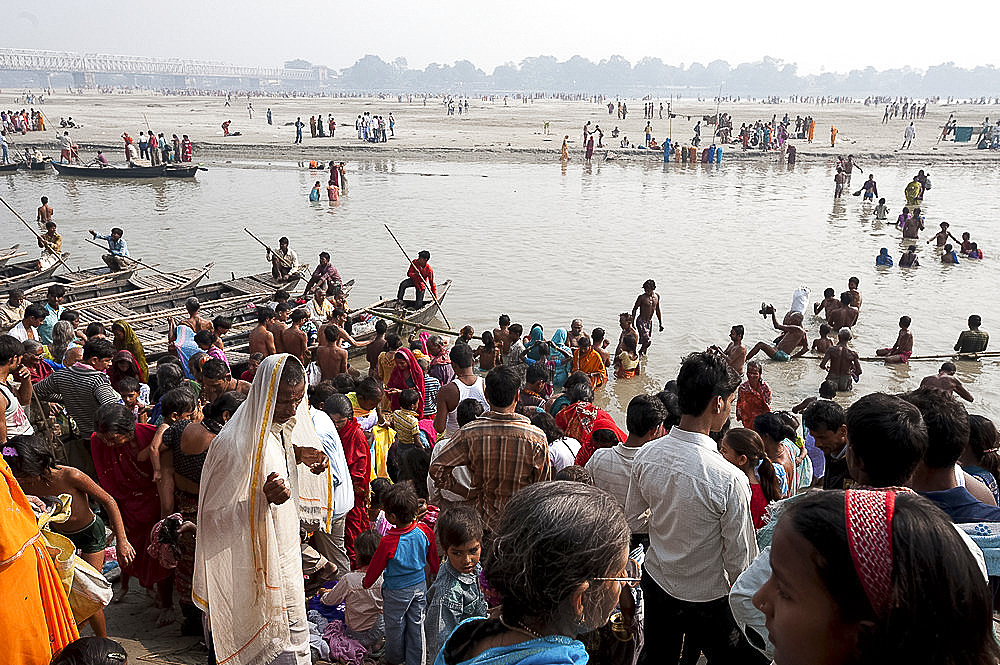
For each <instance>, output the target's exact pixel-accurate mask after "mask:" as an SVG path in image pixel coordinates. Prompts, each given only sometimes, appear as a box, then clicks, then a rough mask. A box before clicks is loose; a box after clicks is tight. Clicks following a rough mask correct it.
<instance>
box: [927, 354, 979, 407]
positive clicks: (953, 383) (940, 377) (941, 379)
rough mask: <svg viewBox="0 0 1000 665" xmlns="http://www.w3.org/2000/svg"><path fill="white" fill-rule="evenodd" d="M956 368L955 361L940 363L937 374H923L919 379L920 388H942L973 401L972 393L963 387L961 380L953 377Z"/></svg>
mask: <svg viewBox="0 0 1000 665" xmlns="http://www.w3.org/2000/svg"><path fill="white" fill-rule="evenodd" d="M957 371H958V368H957V367H955V363H952V362H946V363H942V364H941V369H939V370H938V373H937V374H932V375H930V376H925V377H924V378H923V380H921V381H920V387H921V388H937V389H938V390H943V391H944V392H946V393H948V394H949V395H951V394H952V393H955V394H956V395H958V396H959V397H961V398H962V399H964V400H965V401H967V402H971V401H973V399H974V398H973V397H972V394H971V393H970V392H969V391H968V390H966V389H965V386H963V385H962V382H961V381H960V380H958V379H957V378H955V372H957Z"/></svg>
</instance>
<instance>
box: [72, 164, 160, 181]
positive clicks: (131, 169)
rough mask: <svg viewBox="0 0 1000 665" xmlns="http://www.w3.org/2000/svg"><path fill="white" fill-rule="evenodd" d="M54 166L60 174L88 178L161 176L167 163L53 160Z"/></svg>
mask: <svg viewBox="0 0 1000 665" xmlns="http://www.w3.org/2000/svg"><path fill="white" fill-rule="evenodd" d="M52 168H54V169H55V170H56V173H58V174H59V175H73V176H85V177H88V178H160V177H162V176H163V172H164V171H165V170H166V168H167V165H166V164H160V165H159V166H98V165H96V164H95V165H87V166H83V165H77V164H66V163H63V162H52Z"/></svg>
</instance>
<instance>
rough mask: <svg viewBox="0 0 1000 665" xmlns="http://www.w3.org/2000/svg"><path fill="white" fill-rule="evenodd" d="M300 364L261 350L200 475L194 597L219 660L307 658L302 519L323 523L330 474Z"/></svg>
mask: <svg viewBox="0 0 1000 665" xmlns="http://www.w3.org/2000/svg"><path fill="white" fill-rule="evenodd" d="M305 392H306V377H305V371H304V369H303V367H302V364H301V363H300V362H299V361H298V360H297V359H296V358H294V357H293V356H290V355H288V354H277V355H272V356H269V357H267V358H266V359H265V360H264V361H263V362H262V363H261V364H260V367H259V368H258V369H257V373H256V375H255V376H254V381H253V385H252V386H251V388H250V394H249V395H247V399H246V402H245V403H244V404H243V405H242V406H241V407H240V408H239V409H238V410H237V411H236V413H235V414H234V415H233V417H232V418H231V419H230V420H229V422H228V423H227V424H226V426H225V427H224V428H223V429H222V431H221V432H220V433H219V435H218V436H217V437H216V438H215V440H214V441H213V442H212V445H211V447H210V448H209V450H208V455H207V457H206V458H205V465H204V468H203V470H202V475H201V488H200V494H199V502H198V543H197V548H196V550H195V568H194V579H193V592H192V597H193V599H194V602H195V604H196V605H198V606H199V607H200V608H201V609H202V610H204V611H205V613H206V614H207V615H208V617H209V622H210V627H211V632H212V639H213V643H214V646H215V657H216V660H217V662H220V663H223V662H224V663H227V665H267V664H270V663H274V664H280V665H285V664H286V663H287V664H288V665H309V664H310V653H309V627H308V624H307V621H306V609H305V590H304V586H303V580H302V562H301V558H300V547H299V545H300V538H299V524H300V522H302V523H304V524H305V525H306V526H307V527H309V528H319V529H325V530H327V531H329V528H330V524H331V523H332V522H333V516H334V513H333V480H332V477H331V475H330V472H329V467H328V462H327V458H326V455H324V454H323V453H322V452H321V450H319V449H320V448H321V445H320V443H319V440H318V439H317V436H316V430H315V429H314V427H313V423H312V420H311V419H310V417H309V410H308V406H307V404H306V401H305V399H304V397H305Z"/></svg>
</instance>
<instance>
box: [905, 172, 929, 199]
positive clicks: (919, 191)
mask: <svg viewBox="0 0 1000 665" xmlns="http://www.w3.org/2000/svg"><path fill="white" fill-rule="evenodd" d="M923 193H924V186H923V185H921V184H920V178H919V177H918V176H913V181H912V182H911V183H910V184H908V185H907V186H906V189H904V190H903V195H904V196H905V197H906V205H908V206H915V205H918V204H919V203H920V199H921V197H922V195H923Z"/></svg>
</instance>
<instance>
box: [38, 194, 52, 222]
mask: <svg viewBox="0 0 1000 665" xmlns="http://www.w3.org/2000/svg"><path fill="white" fill-rule="evenodd" d="M35 221H36V222H38V227H39V228H44V227H45V223H46V222H51V221H52V206H50V205H49V197H47V196H43V197H42V205H40V206H38V217H36V218H35Z"/></svg>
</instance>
